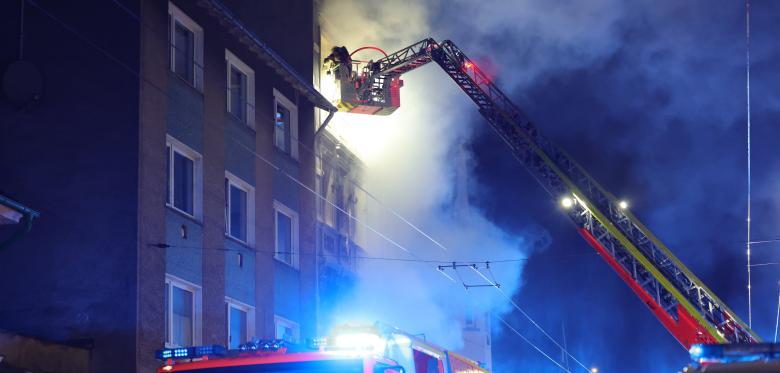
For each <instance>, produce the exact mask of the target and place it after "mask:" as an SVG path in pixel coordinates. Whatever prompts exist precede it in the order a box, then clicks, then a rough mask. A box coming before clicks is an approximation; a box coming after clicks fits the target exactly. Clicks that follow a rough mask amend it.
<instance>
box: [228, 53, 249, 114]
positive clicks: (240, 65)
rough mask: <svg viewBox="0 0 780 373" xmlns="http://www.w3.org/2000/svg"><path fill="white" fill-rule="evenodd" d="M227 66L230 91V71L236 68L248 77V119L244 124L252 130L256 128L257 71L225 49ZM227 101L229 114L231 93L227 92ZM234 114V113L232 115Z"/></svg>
mask: <svg viewBox="0 0 780 373" xmlns="http://www.w3.org/2000/svg"><path fill="white" fill-rule="evenodd" d="M225 64H226V66H227V68H226V69H225V70H226V71H227V75H226V79H225V84H226V86H227V88H228V89H230V69H231V68H232V67H235V68H236V69H238V71H240V72H242V73H243V74H244V75H246V107H245V108H244V113H246V114H245V115H246V118H244V124H246V125H247V126H249V127H250V128H252V129H254V128H255V70H253V69H252V68H251V67H249V65H247V64H245V63H244V62H243V61H241V60H240V59H239V58H238V57H236V55H234V54H233V53H231V52H230V51H229V50H227V49H225ZM225 93H226V96H227V99H226V100H225V102H226V103H227V107H226V110H227V112H228V113H230V107H231V106H230V104H231V102H230V92H228V91H227V89H226V90H225ZM231 114H232V113H231Z"/></svg>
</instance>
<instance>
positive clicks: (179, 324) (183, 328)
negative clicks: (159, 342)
mask: <svg viewBox="0 0 780 373" xmlns="http://www.w3.org/2000/svg"><path fill="white" fill-rule="evenodd" d="M164 297H165V302H164V304H165V345H166V346H168V347H179V346H192V345H196V344H199V343H200V338H201V336H200V333H201V331H200V318H201V289H200V286H197V285H195V284H193V283H190V282H187V281H184V280H182V279H179V278H177V277H174V276H171V275H166V276H165V294H164Z"/></svg>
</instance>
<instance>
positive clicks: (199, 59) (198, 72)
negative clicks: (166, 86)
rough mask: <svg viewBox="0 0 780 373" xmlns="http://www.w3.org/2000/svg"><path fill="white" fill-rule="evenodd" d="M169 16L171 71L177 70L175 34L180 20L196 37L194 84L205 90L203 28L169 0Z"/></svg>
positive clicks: (194, 43)
mask: <svg viewBox="0 0 780 373" xmlns="http://www.w3.org/2000/svg"><path fill="white" fill-rule="evenodd" d="M168 16H170V20H171V21H170V25H168V27H169V28H170V31H169V32H168V34H169V35H170V39H171V40H170V45H169V46H168V49H170V61H171V63H170V65H171V67H170V68H171V71H173V72H175V71H174V68H175V66H176V53H175V50H174V47H175V39H176V38H175V37H174V35H176V22H179V23H180V24H181V25H182V26H184V27H186V28H187V29H188V30H190V32H192V35H193V38H194V40H193V41H192V44H193V48H194V49H195V50H194V51H193V64H194V65H195V66H193V67H192V73H193V77H192V85H193V86H194V87H195V88H196V89H197V90H199V91H201V92H203V69H204V66H203V28H202V27H200V25H198V23H197V22H195V21H193V20H192V18H190V17H189V16H187V14H185V13H184V12H183V11H182V10H181V9H179V8H178V7H176V5H173V3H171V2H168Z"/></svg>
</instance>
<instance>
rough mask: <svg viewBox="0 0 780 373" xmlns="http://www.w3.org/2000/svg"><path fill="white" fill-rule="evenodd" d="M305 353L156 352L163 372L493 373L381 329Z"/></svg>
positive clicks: (348, 334) (271, 349)
mask: <svg viewBox="0 0 780 373" xmlns="http://www.w3.org/2000/svg"><path fill="white" fill-rule="evenodd" d="M307 348H308V351H306V349H301V348H297V349H296V348H290V349H289V350H288V347H286V346H285V343H284V342H283V341H281V340H269V341H253V342H249V343H245V344H243V345H241V346H240V348H239V349H237V350H230V351H228V350H226V349H225V348H224V347H222V346H219V345H208V346H196V347H177V348H166V349H162V350H158V351H157V359H158V360H161V361H162V362H163V363H164V365H163V366H162V367H160V368H159V369H158V370H157V372H158V373H166V372H192V373H249V372H252V373H261V372H262V373H277V372H296V373H336V372H343V373H489V372H488V371H487V370H485V369H483V368H481V367H480V366H479V364H478V363H477V362H475V361H472V360H469V359H467V358H465V357H463V356H460V355H457V354H454V353H452V352H450V351H447V350H445V349H442V348H440V347H438V346H436V345H433V344H430V343H427V342H425V341H424V340H423V339H420V338H417V337H415V336H412V335H409V334H406V333H403V332H400V331H397V330H391V331H389V332H388V331H387V330H385V331H384V332H383V333H380V332H379V329H377V328H376V327H360V328H352V329H350V330H349V331H344V330H342V331H341V332H339V333H337V334H335V335H334V336H333V337H330V338H322V339H317V340H313V341H312V343H310V345H309V346H308V347H307Z"/></svg>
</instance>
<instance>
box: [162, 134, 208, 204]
mask: <svg viewBox="0 0 780 373" xmlns="http://www.w3.org/2000/svg"><path fill="white" fill-rule="evenodd" d="M166 153H167V158H168V162H167V188H166V191H167V193H166V199H165V202H166V204H167V205H168V206H169V207H173V208H174V209H175V210H177V211H180V212H183V213H185V214H187V215H189V216H192V217H194V218H198V219H199V218H200V212H201V206H200V196H201V192H202V189H203V188H202V182H201V174H202V165H201V163H202V162H201V156H200V154H198V152H196V151H194V150H193V149H192V148H190V147H188V146H187V145H184V143H182V142H180V141H178V140H176V139H174V138H173V137H171V136H168V137H167V139H166Z"/></svg>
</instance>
